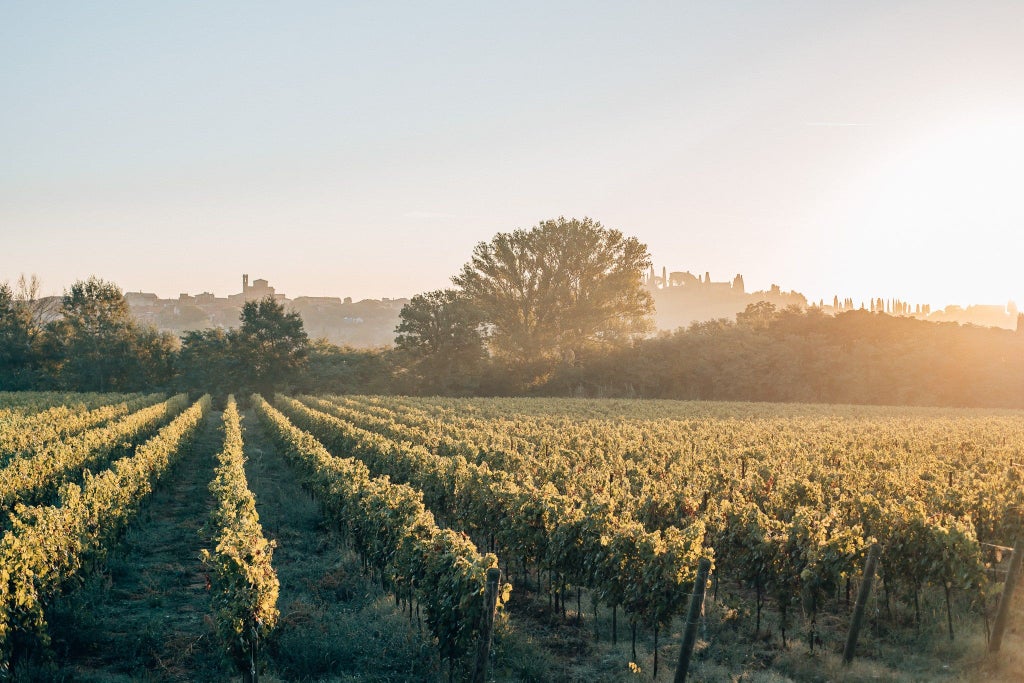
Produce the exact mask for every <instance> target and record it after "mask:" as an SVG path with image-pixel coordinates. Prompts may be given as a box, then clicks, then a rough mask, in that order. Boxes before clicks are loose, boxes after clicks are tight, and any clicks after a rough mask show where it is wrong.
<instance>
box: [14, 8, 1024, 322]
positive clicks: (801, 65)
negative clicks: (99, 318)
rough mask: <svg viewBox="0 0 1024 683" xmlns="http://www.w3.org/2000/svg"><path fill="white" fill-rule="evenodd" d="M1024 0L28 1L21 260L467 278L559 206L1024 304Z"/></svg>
mask: <svg viewBox="0 0 1024 683" xmlns="http://www.w3.org/2000/svg"><path fill="white" fill-rule="evenodd" d="M1022 26H1024V3H1021V2H983V3H969V2H940V1H938V0H933V1H929V2H902V3H901V2H891V1H889V2H820V1H819V2H777V3H776V2H773V3H768V2H748V3H740V2H701V3H682V2H672V3H669V2H664V3H637V2H630V3H626V2H622V3H607V2H578V3H568V2H544V3H530V2H517V3H502V4H497V3H482V2H466V3H423V2H409V3H386V2H365V3H353V2H348V3H344V2H322V3H313V2H292V3H259V2H245V3H242V2H238V3H229V2H188V3H187V2H177V3H157V2H141V3H140V2H123V3H107V2H92V3H70V2H69V3H57V2H46V3H39V2H10V1H4V2H2V3H0V65H2V66H0V99H2V101H3V106H2V107H0V231H2V237H3V242H2V245H0V280H4V279H13V278H15V277H16V276H17V275H18V274H19V273H20V272H27V273H33V272H34V273H38V274H39V275H40V276H41V277H42V279H43V282H44V287H45V288H46V289H47V291H52V292H59V291H60V290H61V289H63V288H64V287H67V286H68V285H69V284H70V283H71V282H72V281H73V280H75V279H77V278H81V277H85V276H88V275H89V274H97V275H100V276H101V277H104V278H107V279H110V280H114V281H115V282H117V283H118V284H120V285H121V286H122V288H124V289H126V290H139V289H143V290H146V291H155V292H157V293H158V294H160V295H162V296H175V295H177V293H178V292H182V291H189V292H193V293H194V292H198V291H202V290H210V291H214V292H217V293H219V294H227V293H230V292H235V291H238V289H239V282H238V281H239V277H240V274H241V273H242V272H247V273H249V274H250V276H251V277H265V278H267V279H269V280H270V281H271V284H273V285H275V286H277V287H278V289H279V290H280V291H284V292H285V293H287V294H288V295H290V296H295V295H299V294H313V295H328V294H329V295H338V296H353V297H355V298H357V299H358V298H363V297H380V296H390V297H395V296H408V295H412V294H414V293H416V292H419V291H424V290H426V289H432V288H437V287H443V286H445V285H446V284H447V282H448V277H449V276H450V275H451V274H453V273H454V272H455V271H456V270H457V269H458V267H459V266H460V265H461V264H462V263H463V262H464V261H466V259H467V258H468V256H469V253H470V251H471V250H472V247H473V245H474V244H475V243H476V242H479V241H482V240H487V239H489V238H490V237H491V236H492V235H493V234H494V233H495V232H498V231H505V230H511V229H514V228H516V227H529V226H530V225H533V224H535V223H537V222H538V221H540V220H542V219H545V218H550V217H555V216H558V215H566V216H583V215H590V216H592V217H594V218H596V219H598V220H600V221H602V222H603V223H605V224H606V225H609V226H612V227H617V228H620V229H622V230H623V231H624V232H626V233H627V234H632V235H636V236H638V237H639V238H640V239H641V240H643V241H645V242H646V243H647V244H648V245H649V246H650V248H651V251H652V253H653V256H654V259H655V262H656V264H657V265H658V267H659V268H660V266H662V265H666V266H668V268H669V269H670V270H692V271H694V272H701V273H703V272H704V271H711V273H712V276H713V277H714V278H715V279H716V280H724V279H727V278H731V277H732V276H733V275H734V274H735V273H737V272H741V273H743V274H744V276H745V278H746V282H747V285H748V288H750V287H754V288H760V287H767V286H769V285H770V284H771V283H772V282H777V283H779V284H780V285H782V286H783V287H784V288H796V289H798V290H801V291H803V292H805V293H806V294H808V295H809V296H810V297H812V298H814V299H817V298H819V297H823V298H826V299H831V297H832V295H833V294H839V295H840V296H853V297H854V298H855V299H857V300H858V301H859V300H860V299H865V298H867V297H870V296H883V297H893V296H899V297H903V298H907V299H909V300H911V301H915V302H916V301H920V302H928V303H932V304H933V305H937V306H941V305H945V304H947V303H967V302H977V301H982V302H990V303H1005V302H1006V300H1008V299H1011V298H1014V299H1016V300H1017V301H1018V302H1021V303H1024V275H1021V272H1022V270H1021V267H1020V263H1021V260H1022V258H1024V254H1022V251H1024V249H1022V247H1024V230H1022V228H1024V200H1021V199H1020V197H1021V196H1022V191H1021V180H1022V178H1024V161H1022V160H1024V36H1022V30H1024V29H1022V28H1021V27H1022Z"/></svg>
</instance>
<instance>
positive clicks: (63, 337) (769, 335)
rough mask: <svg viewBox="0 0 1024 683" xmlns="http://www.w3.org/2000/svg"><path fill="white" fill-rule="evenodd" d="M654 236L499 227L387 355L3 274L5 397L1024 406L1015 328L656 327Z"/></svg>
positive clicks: (908, 323)
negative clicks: (157, 391)
mask: <svg viewBox="0 0 1024 683" xmlns="http://www.w3.org/2000/svg"><path fill="white" fill-rule="evenodd" d="M650 263H651V259H650V255H649V253H648V250H647V247H646V245H644V244H643V243H641V242H640V241H639V240H637V239H636V238H635V237H627V236H625V235H623V233H622V232H621V231H619V230H615V229H609V228H606V227H604V226H602V225H601V224H600V223H599V222H596V221H593V220H591V219H589V218H583V219H575V218H574V219H566V218H557V219H553V220H548V221H544V222H542V223H540V224H538V225H537V226H535V227H533V228H531V229H529V230H523V229H520V230H515V231H513V232H508V233H498V234H496V235H495V236H494V237H493V238H492V239H491V240H490V241H489V242H481V243H479V244H478V245H476V247H475V248H474V249H473V251H472V254H471V256H470V259H469V261H468V262H467V263H466V264H465V265H464V266H463V267H462V268H461V269H460V271H459V272H458V273H456V274H455V275H454V276H453V277H452V284H453V287H452V288H449V289H443V290H437V291H431V292H425V293H422V294H418V295H416V296H414V297H413V298H412V299H411V300H410V301H409V303H408V304H407V305H406V306H405V307H404V308H403V309H402V311H401V315H400V322H399V325H398V327H397V328H396V330H395V332H396V337H395V344H394V346H393V347H389V348H382V349H371V350H366V349H353V348H348V347H339V346H335V345H333V344H330V343H328V342H327V341H325V340H310V339H309V338H308V335H307V334H306V331H305V330H304V328H303V324H302V319H301V317H300V316H299V314H298V313H296V312H288V311H285V310H284V308H283V307H282V306H281V305H280V304H279V303H277V302H276V301H274V300H273V299H263V300H260V301H250V302H248V303H246V304H245V306H244V308H243V310H242V313H241V316H240V325H239V326H238V327H237V328H234V329H230V330H225V329H207V330H196V331H190V332H186V333H185V334H184V335H182V336H181V337H180V338H177V337H174V336H173V335H171V334H169V333H161V332H158V331H157V330H156V329H154V328H152V327H147V326H143V325H140V324H139V323H138V322H137V321H136V320H135V319H134V318H133V317H132V316H131V314H130V311H129V309H128V306H127V304H126V303H125V301H124V297H123V295H122V294H121V291H120V289H118V288H117V286H116V285H114V284H112V283H109V282H104V281H103V280H99V279H97V278H90V279H89V280H85V281H81V282H76V283H75V284H74V285H73V286H72V287H71V289H70V290H69V291H68V292H67V293H66V294H65V295H64V297H63V299H62V300H61V304H60V306H59V309H58V310H56V311H48V310H45V309H43V308H42V307H41V305H40V301H41V300H40V299H39V297H38V283H37V282H36V281H35V280H34V279H33V280H30V281H26V280H25V279H24V278H22V279H21V280H20V281H19V282H18V283H17V286H16V287H11V286H8V285H3V284H0V390H17V389H51V388H56V389H65V390H78V391H140V390H151V389H153V388H160V387H165V388H168V389H175V390H188V391H195V392H206V391H210V392H212V393H214V394H215V395H220V396H226V395H227V394H229V393H235V394H238V395H240V396H245V395H248V394H250V393H252V392H259V393H262V394H264V395H270V394H272V393H273V392H274V391H300V392H306V393H320V392H331V393H344V392H349V393H384V394H393V393H401V394H442V395H542V396H608V397H644V398H674V399H715V400H750V401H804V402H833V403H875V404H897V405H940V406H978V407H1020V408H1024V324H1022V325H1020V326H1019V327H1018V331H1017V333H1014V332H1012V331H1008V330H1000V329H994V328H980V327H973V326H969V325H958V324H955V323H934V322H926V321H920V320H915V319H912V318H906V317H893V316H890V315H887V314H885V313H882V312H870V311H864V310H859V311H857V310H855V311H847V312H844V313H841V314H838V315H835V316H831V315H826V314H825V313H823V312H822V311H821V309H820V308H815V307H812V308H808V309H800V308H786V309H783V310H777V309H776V308H775V307H774V306H773V305H772V304H770V303H768V302H758V303H756V304H752V305H750V306H748V307H747V309H746V310H745V311H743V312H740V313H739V314H737V316H736V319H735V320H728V319H720V320H712V321H706V322H701V323H695V324H693V325H691V326H690V327H689V328H686V329H679V330H676V331H674V332H662V333H658V334H652V330H653V312H654V304H653V300H652V298H651V296H650V293H649V292H648V291H647V289H646V288H645V287H644V286H643V285H642V275H643V273H644V272H646V271H647V269H648V268H649V267H650Z"/></svg>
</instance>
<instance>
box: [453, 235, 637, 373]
mask: <svg viewBox="0 0 1024 683" xmlns="http://www.w3.org/2000/svg"><path fill="white" fill-rule="evenodd" d="M648 267H650V256H649V255H648V253H647V247H646V245H644V244H641V243H640V242H639V241H638V240H637V239H636V238H635V237H628V238H627V237H625V236H623V234H622V233H621V232H620V231H618V230H612V229H609V228H605V227H604V226H602V225H601V224H600V223H598V222H595V221H593V220H591V219H589V218H583V219H582V220H578V219H575V218H574V219H565V218H558V219H555V220H549V221H545V222H543V223H540V224H539V225H537V226H536V227H535V228H533V229H531V230H529V231H526V230H516V231H514V232H511V233H498V234H497V235H495V236H494V237H493V238H492V239H491V241H490V242H481V243H480V244H478V245H477V246H476V248H475V249H474V250H473V256H472V258H471V260H470V261H469V263H467V264H466V265H465V266H463V268H462V270H461V271H460V272H459V274H458V275H456V276H455V277H453V278H452V282H454V283H455V284H456V285H457V286H458V287H460V288H461V289H462V291H463V293H464V296H465V297H466V298H467V299H468V300H469V301H470V302H472V304H473V306H474V307H475V308H476V309H477V310H479V311H480V315H481V316H482V320H483V321H484V322H485V323H486V325H487V326H488V329H489V334H488V342H489V344H490V347H491V350H492V351H493V352H494V353H495V354H496V355H498V356H501V357H506V358H509V359H511V360H513V361H514V362H516V363H520V364H522V363H525V364H533V363H536V362H538V361H547V360H551V359H555V360H559V359H568V358H574V357H578V356H579V355H580V354H581V353H583V352H584V350H585V349H587V348H588V347H590V346H592V345H595V344H596V345H608V344H619V343H622V342H623V341H626V340H628V339H630V338H631V337H632V336H633V335H636V334H638V333H643V332H646V331H647V330H649V329H650V327H651V322H650V314H651V312H652V310H653V303H652V300H651V297H650V294H649V293H648V292H647V291H646V290H645V289H643V287H642V286H641V282H640V280H641V276H642V274H643V272H644V271H645V270H646V269H647V268H648Z"/></svg>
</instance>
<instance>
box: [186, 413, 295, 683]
mask: <svg viewBox="0 0 1024 683" xmlns="http://www.w3.org/2000/svg"><path fill="white" fill-rule="evenodd" d="M217 461H218V466H217V470H216V475H215V476H214V479H213V481H212V482H210V492H211V493H213V495H214V498H215V500H216V501H217V503H216V507H215V508H214V510H213V513H212V514H211V528H212V532H213V533H212V536H213V539H214V540H215V541H216V547H215V549H214V551H213V552H210V551H208V550H203V553H202V554H203V561H204V562H206V564H207V566H209V567H211V568H212V570H213V576H212V578H211V584H212V591H213V592H212V602H213V609H214V623H215V624H216V626H217V634H218V636H219V637H220V639H221V641H222V642H223V643H224V647H225V649H226V651H227V653H228V655H229V657H230V658H231V661H232V662H233V663H234V664H235V666H236V668H237V669H238V670H239V671H240V672H242V673H243V676H245V675H246V674H251V673H254V672H256V671H258V668H259V666H260V663H259V655H260V644H261V643H263V642H264V641H266V639H267V637H268V636H269V635H270V633H271V632H272V631H273V629H274V627H275V626H276V624H277V620H278V617H279V612H278V609H277V595H278V589H279V585H278V580H277V574H276V573H275V572H274V568H273V566H272V563H271V561H272V559H273V549H274V543H273V542H272V541H268V540H267V539H266V538H265V537H264V535H263V528H262V527H261V526H260V521H259V515H258V514H257V513H256V499H255V497H254V496H253V494H252V492H251V491H250V490H249V486H248V483H247V482H246V478H245V469H244V465H245V456H244V455H243V452H242V428H241V423H240V418H239V416H238V407H237V405H236V404H235V399H234V396H230V397H228V402H227V407H226V408H225V410H224V448H223V450H221V452H220V453H219V454H218V455H217ZM247 680H248V679H247Z"/></svg>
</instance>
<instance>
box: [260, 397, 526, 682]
mask: <svg viewBox="0 0 1024 683" xmlns="http://www.w3.org/2000/svg"><path fill="white" fill-rule="evenodd" d="M252 401H253V405H254V406H255V408H256V412H257V414H258V415H259V416H260V419H261V420H262V421H263V423H264V425H265V426H266V428H267V431H268V432H269V434H270V435H271V437H272V438H273V440H274V441H275V442H276V443H277V445H278V447H279V448H280V449H281V450H282V451H283V452H284V453H285V454H286V455H287V457H288V458H289V459H290V460H291V461H292V462H293V463H294V464H295V465H296V466H297V467H298V468H299V469H300V470H301V472H302V474H303V478H304V479H305V483H306V484H307V485H308V486H309V488H310V489H311V490H312V492H313V494H314V496H315V497H316V498H318V499H319V500H320V502H321V503H322V504H323V505H324V506H325V508H326V511H327V513H328V515H330V517H331V519H332V521H333V522H334V523H335V524H337V525H338V527H339V529H341V530H342V531H343V532H344V533H345V534H346V535H347V536H348V537H349V538H350V539H351V540H352V543H353V545H354V547H355V548H356V549H357V550H358V551H359V552H360V554H362V555H363V557H364V558H365V559H366V560H367V562H369V563H370V565H371V566H372V567H374V568H375V569H377V570H378V571H379V572H381V574H382V575H384V576H386V577H388V579H389V580H390V581H391V582H392V583H393V584H394V586H395V590H396V592H397V593H398V594H400V595H407V596H410V597H411V596H412V595H415V597H416V599H417V600H418V602H419V603H420V605H422V606H423V607H424V608H425V609H426V612H427V624H428V626H429V628H430V632H431V634H432V635H433V636H434V637H435V638H436V639H437V642H438V647H439V649H440V653H441V656H442V657H443V658H445V659H447V660H449V661H452V662H456V661H459V660H461V659H463V658H464V657H465V656H466V654H467V653H468V652H470V651H471V649H472V647H473V645H474V644H475V643H476V642H477V640H478V638H479V636H480V633H479V625H480V623H481V617H482V614H483V609H484V604H483V603H484V592H485V588H486V574H487V569H489V568H491V567H494V566H497V558H496V557H495V556H494V555H491V554H487V555H481V554H480V553H478V552H477V550H476V547H475V546H474V545H473V543H471V542H470V541H469V540H468V539H467V538H465V537H463V536H461V535H460V534H458V533H456V532H454V531H451V530H448V529H444V530H442V529H440V528H438V527H437V525H436V524H435V523H434V518H433V515H431V514H430V512H428V511H427V510H426V509H425V508H424V506H423V502H422V495H421V494H420V493H417V492H415V491H414V490H413V489H411V488H409V487H408V486H405V485H401V484H393V483H391V482H390V481H389V480H388V479H387V478H377V479H375V478H372V477H371V476H370V472H369V470H368V469H367V467H366V465H364V464H363V463H361V462H359V461H357V460H353V459H351V458H340V457H334V456H332V455H331V454H330V453H329V452H328V451H327V450H326V449H325V448H324V446H323V445H322V444H321V443H320V442H319V441H317V439H315V438H314V437H313V436H312V435H310V434H309V433H307V432H304V431H302V430H301V429H298V428H296V427H295V426H294V425H292V424H291V422H290V421H289V420H288V418H287V417H285V416H284V415H283V414H282V413H280V412H279V411H277V410H275V409H274V408H273V407H272V406H270V404H268V403H267V402H266V401H265V400H263V398H262V397H260V396H258V395H256V396H253V399H252ZM508 590H510V587H506V588H505V589H504V591H503V595H504V596H506V597H507V592H508ZM500 600H501V598H499V601H500Z"/></svg>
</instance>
